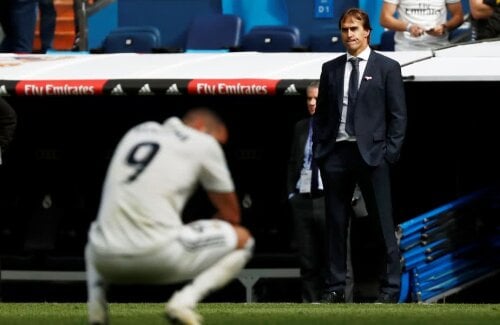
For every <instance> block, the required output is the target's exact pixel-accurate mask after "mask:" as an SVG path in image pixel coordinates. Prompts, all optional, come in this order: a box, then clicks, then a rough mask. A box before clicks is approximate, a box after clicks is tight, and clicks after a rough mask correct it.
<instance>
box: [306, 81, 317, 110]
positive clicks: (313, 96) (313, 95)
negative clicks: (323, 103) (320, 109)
mask: <svg viewBox="0 0 500 325" xmlns="http://www.w3.org/2000/svg"><path fill="white" fill-rule="evenodd" d="M306 95H307V111H308V112H309V114H311V115H314V113H315V112H316V101H317V99H318V88H316V87H308V88H307V93H306Z"/></svg>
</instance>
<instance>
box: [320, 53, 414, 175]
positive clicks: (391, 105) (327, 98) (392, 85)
mask: <svg viewBox="0 0 500 325" xmlns="http://www.w3.org/2000/svg"><path fill="white" fill-rule="evenodd" d="M346 60H347V55H341V56H339V57H337V58H335V59H333V60H330V61H328V62H325V63H324V64H323V66H322V71H321V77H320V86H319V94H318V103H317V107H316V113H315V114H314V119H315V123H314V133H313V141H314V156H315V157H316V158H317V159H321V158H322V157H325V156H326V155H327V154H328V153H329V152H330V151H331V150H332V149H333V147H334V146H335V139H336V137H337V133H338V129H339V124H340V118H341V113H342V96H343V87H344V70H345V64H346ZM354 123H355V132H356V139H357V144H358V147H359V150H360V152H361V155H362V157H363V159H364V160H365V161H366V163H367V164H368V165H370V166H378V165H379V164H380V163H381V162H382V160H383V159H384V158H385V159H386V160H387V161H388V162H389V163H394V162H396V161H397V160H398V159H399V155H400V151H401V146H402V144H403V140H404V137H405V132H406V99H405V91H404V84H403V80H402V77H401V66H400V65H399V63H398V62H397V61H395V60H393V59H391V58H389V57H386V56H384V55H382V54H380V53H377V52H375V51H373V50H372V51H371V53H370V57H369V58H368V62H367V64H366V69H365V72H364V74H363V76H362V78H361V83H360V85H359V91H358V97H357V100H356V108H355V116H354Z"/></svg>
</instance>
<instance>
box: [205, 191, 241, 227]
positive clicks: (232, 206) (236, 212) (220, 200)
mask: <svg viewBox="0 0 500 325" xmlns="http://www.w3.org/2000/svg"><path fill="white" fill-rule="evenodd" d="M207 194H208V198H209V199H210V201H211V202H212V204H213V205H214V206H215V208H216V209H217V212H216V213H215V215H214V218H218V219H222V220H225V221H227V222H229V223H231V224H233V225H238V224H240V222H241V209H240V204H239V201H238V197H237V195H236V193H235V192H225V193H221V192H211V191H210V192H208V193H207Z"/></svg>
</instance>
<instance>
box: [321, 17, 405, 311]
mask: <svg viewBox="0 0 500 325" xmlns="http://www.w3.org/2000/svg"><path fill="white" fill-rule="evenodd" d="M339 29H340V30H341V37H342V42H343V44H344V46H345V48H346V49H347V53H346V54H345V55H341V56H339V57H337V58H335V59H333V60H331V61H328V62H326V63H324V64H323V66H322V71H321V76H320V88H319V94H318V106H317V110H316V114H315V115H314V117H313V119H314V131H313V143H314V157H315V159H317V162H318V165H319V167H320V171H321V176H322V179H323V187H324V192H325V203H326V224H327V240H328V244H327V245H328V246H327V250H328V252H327V254H328V257H329V259H328V263H329V265H328V268H327V279H326V287H325V291H324V294H323V298H322V300H323V301H326V302H333V303H338V302H344V301H345V286H346V269H347V267H346V264H347V263H346V261H347V257H346V255H347V254H346V252H347V234H348V225H349V209H350V203H351V198H352V195H353V191H354V188H355V185H356V183H358V184H359V186H360V187H361V192H362V193H363V195H364V199H365V203H366V206H367V210H368V215H370V216H371V217H372V218H377V220H378V221H379V222H378V224H379V225H380V227H379V228H378V229H377V231H380V233H381V236H382V238H383V242H384V248H385V253H384V255H383V256H381V258H382V259H383V261H384V265H385V267H384V270H383V271H382V274H381V275H380V287H379V295H378V298H377V302H382V303H393V302H397V301H398V299H399V292H400V281H401V274H400V272H401V266H400V252H399V248H398V244H397V240H396V236H395V232H394V230H395V228H394V220H393V216H392V198H391V179H390V165H391V164H394V163H395V162H396V161H397V160H398V159H399V155H400V151H401V147H402V145H403V141H404V138H405V133H406V119H407V113H406V100H405V90H404V85H403V79H402V76H401V66H400V65H399V63H398V62H397V61H395V60H392V59H390V58H388V57H386V56H384V55H382V54H380V53H377V52H375V51H373V50H371V49H370V47H369V44H370V33H371V30H372V28H371V26H370V20H369V17H368V14H367V13H366V12H364V11H362V10H360V9H358V8H351V9H348V10H347V11H346V12H344V13H343V15H342V16H341V17H340V20H339ZM353 57H354V58H357V59H358V60H359V59H360V61H359V68H356V64H355V63H351V61H349V60H350V59H351V58H353ZM355 69H357V72H358V77H357V78H353V80H352V81H350V75H351V71H352V70H355ZM355 71H356V70H355ZM354 75H355V74H354ZM352 82H354V84H353V83H352ZM356 83H357V84H358V85H359V86H357V85H356ZM349 85H352V86H349ZM349 88H351V89H350V90H351V91H349ZM356 90H357V92H356ZM350 113H352V114H350Z"/></svg>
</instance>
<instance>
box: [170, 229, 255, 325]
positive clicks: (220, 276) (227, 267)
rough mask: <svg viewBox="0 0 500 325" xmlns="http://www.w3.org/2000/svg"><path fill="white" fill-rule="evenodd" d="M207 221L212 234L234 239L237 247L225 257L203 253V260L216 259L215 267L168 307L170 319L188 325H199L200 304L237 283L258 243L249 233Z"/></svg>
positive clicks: (173, 298)
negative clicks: (208, 297)
mask: <svg viewBox="0 0 500 325" xmlns="http://www.w3.org/2000/svg"><path fill="white" fill-rule="evenodd" d="M206 221H207V220H205V221H204V224H203V227H207V226H208V228H209V229H208V231H211V232H214V233H219V235H220V234H224V236H226V237H233V244H232V245H233V246H232V248H231V249H230V250H229V251H228V252H227V253H226V254H224V255H222V256H220V255H219V256H217V255H214V254H211V253H210V251H209V250H200V257H201V260H205V261H210V259H213V263H210V266H208V267H207V268H206V269H204V270H202V271H201V272H200V273H199V274H198V275H197V276H195V277H194V279H193V281H192V282H191V283H189V284H187V285H186V286H185V287H183V288H182V289H181V290H180V291H178V292H176V293H175V294H174V295H173V296H172V298H171V299H170V300H169V302H168V303H167V305H166V312H167V315H169V316H170V317H172V316H173V317H174V318H180V319H181V321H182V322H183V323H185V324H199V322H200V321H201V317H197V316H198V315H197V314H196V313H195V312H194V309H195V307H196V304H197V303H198V302H199V301H201V300H203V299H204V298H205V297H206V296H207V295H208V294H209V293H211V292H213V291H215V290H218V289H220V288H222V287H223V286H225V285H226V284H227V283H228V282H229V281H231V280H232V279H234V278H235V277H236V276H237V275H238V273H239V272H240V271H241V270H242V269H243V267H244V266H245V264H246V263H247V262H248V260H249V259H250V258H251V256H252V251H253V246H254V240H253V238H252V236H251V235H250V233H249V232H248V230H246V229H245V228H243V227H241V226H231V225H229V224H228V223H225V222H224V223H220V222H217V223H215V224H212V225H210V224H207V223H206ZM221 225H223V226H224V227H221ZM235 236H236V237H235ZM200 237H201V238H200V241H203V240H206V237H205V236H200ZM234 237H235V238H234ZM186 314H187V315H186ZM183 316H186V317H185V319H182V317H183Z"/></svg>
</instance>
